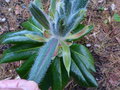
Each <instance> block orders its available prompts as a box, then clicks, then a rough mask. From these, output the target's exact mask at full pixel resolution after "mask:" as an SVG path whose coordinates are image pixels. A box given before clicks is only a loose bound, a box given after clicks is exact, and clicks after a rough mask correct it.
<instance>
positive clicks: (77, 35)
mask: <svg viewBox="0 0 120 90" xmlns="http://www.w3.org/2000/svg"><path fill="white" fill-rule="evenodd" d="M91 30H93V26H92V25H91V26H86V27H84V28H83V29H82V30H80V31H79V32H77V33H75V34H73V35H70V36H68V37H66V39H72V40H77V39H79V38H81V37H83V36H85V35H86V34H88V33H90V31H91Z"/></svg>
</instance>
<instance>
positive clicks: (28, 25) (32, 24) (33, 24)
mask: <svg viewBox="0 0 120 90" xmlns="http://www.w3.org/2000/svg"><path fill="white" fill-rule="evenodd" d="M31 19H32V20H31ZM22 26H23V27H24V28H25V29H27V30H30V31H36V32H40V33H41V35H42V33H43V31H42V27H41V26H40V25H38V22H37V21H36V20H35V19H34V18H33V17H32V18H30V20H28V21H26V22H23V23H22ZM38 26H39V27H38Z"/></svg>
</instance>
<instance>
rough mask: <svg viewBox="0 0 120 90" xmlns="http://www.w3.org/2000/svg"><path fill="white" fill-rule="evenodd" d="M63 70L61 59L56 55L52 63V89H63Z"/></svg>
mask: <svg viewBox="0 0 120 90" xmlns="http://www.w3.org/2000/svg"><path fill="white" fill-rule="evenodd" d="M61 74H62V72H61V63H60V59H59V58H58V57H56V59H55V60H54V61H53V64H52V81H53V83H52V90H62V75H61Z"/></svg>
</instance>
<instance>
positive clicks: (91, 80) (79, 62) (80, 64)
mask: <svg viewBox="0 0 120 90" xmlns="http://www.w3.org/2000/svg"><path fill="white" fill-rule="evenodd" d="M72 59H73V61H74V62H75V64H76V65H77V66H78V68H79V70H80V71H81V72H82V75H83V76H84V77H85V79H86V81H87V83H88V84H89V86H91V87H97V86H98V84H97V82H96V80H95V78H94V77H93V75H92V74H91V73H90V72H89V70H88V69H87V68H86V66H85V64H84V63H83V62H82V60H81V59H80V58H79V55H78V54H75V53H74V52H73V53H72Z"/></svg>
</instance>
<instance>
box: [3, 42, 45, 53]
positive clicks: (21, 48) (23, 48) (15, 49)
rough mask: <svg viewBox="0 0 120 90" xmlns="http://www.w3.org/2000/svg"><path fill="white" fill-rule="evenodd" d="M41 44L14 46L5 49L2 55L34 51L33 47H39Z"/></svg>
mask: <svg viewBox="0 0 120 90" xmlns="http://www.w3.org/2000/svg"><path fill="white" fill-rule="evenodd" d="M42 45H43V44H42V43H40V44H24V45H19V44H18V45H14V46H12V47H10V48H9V49H6V50H5V51H4V52H3V55H4V54H6V53H10V52H19V51H27V50H30V49H34V48H35V47H36V48H37V47H41V46H42Z"/></svg>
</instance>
